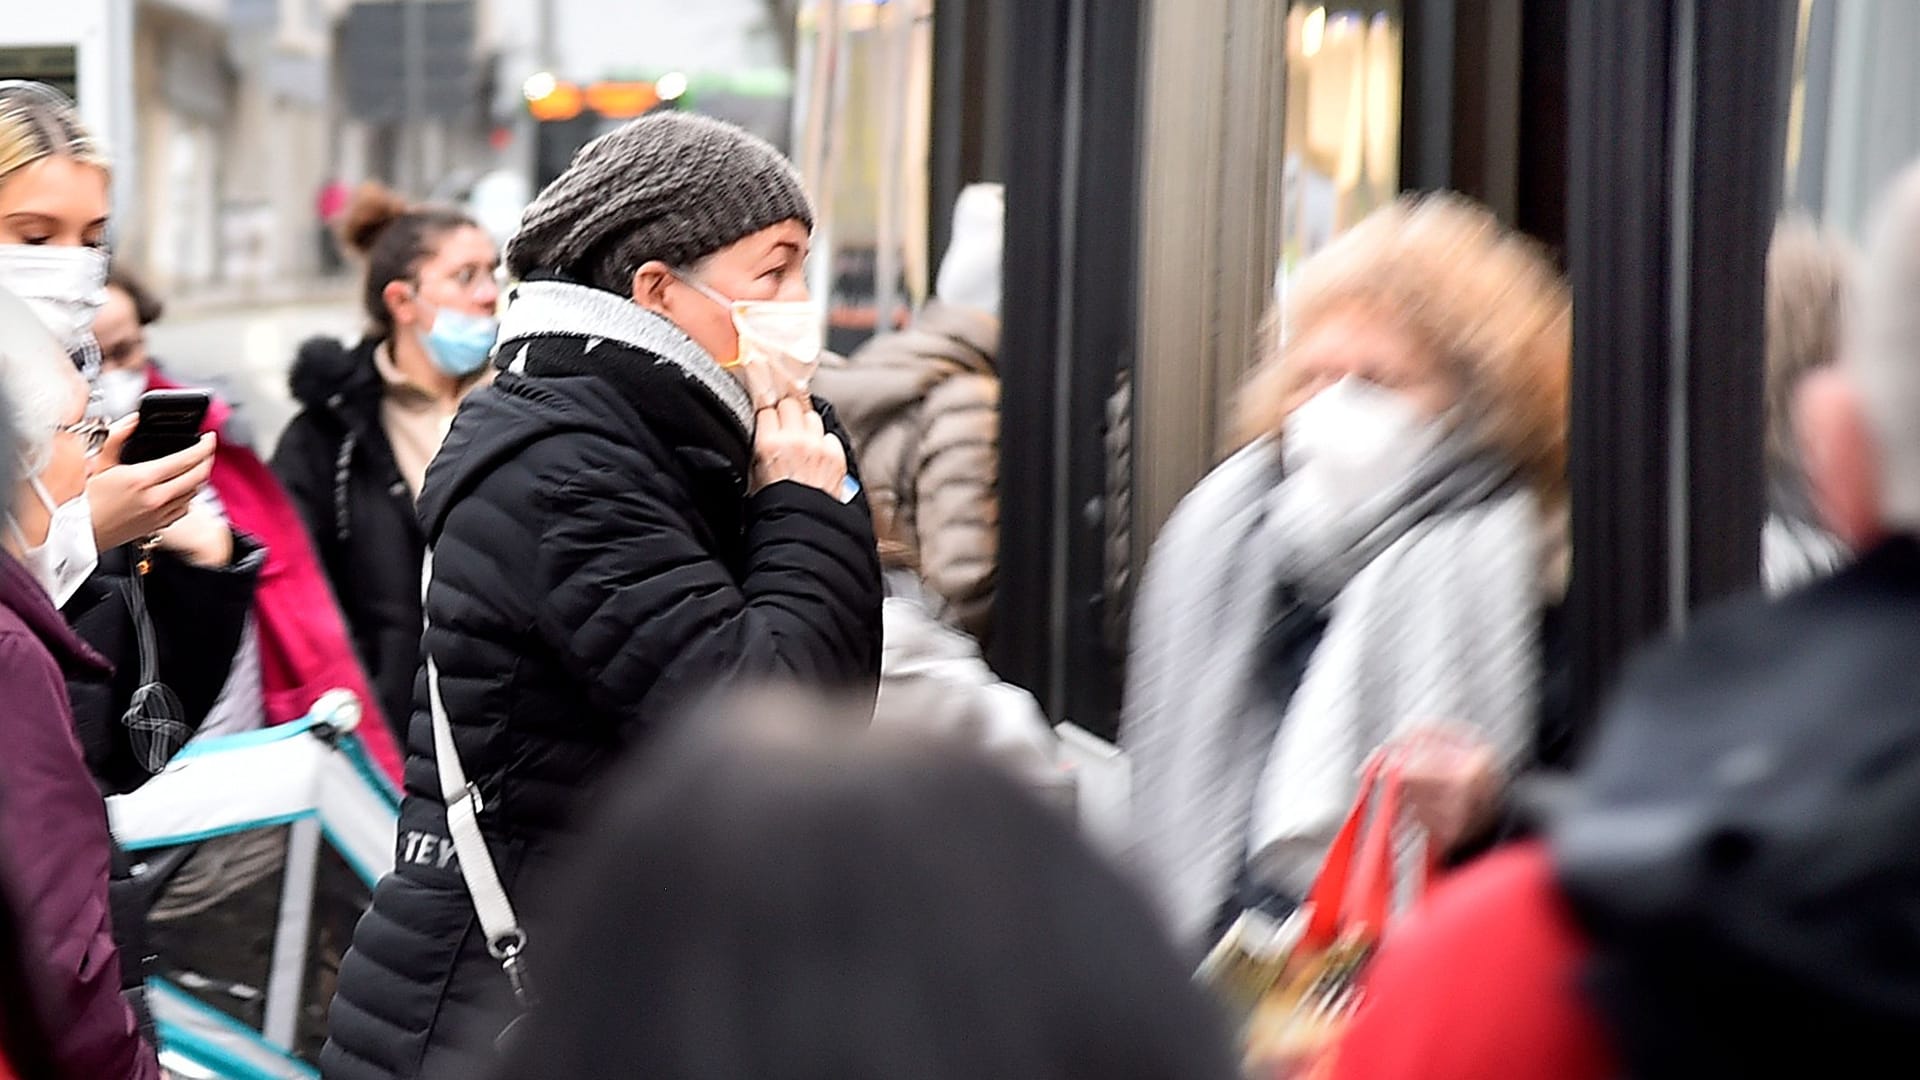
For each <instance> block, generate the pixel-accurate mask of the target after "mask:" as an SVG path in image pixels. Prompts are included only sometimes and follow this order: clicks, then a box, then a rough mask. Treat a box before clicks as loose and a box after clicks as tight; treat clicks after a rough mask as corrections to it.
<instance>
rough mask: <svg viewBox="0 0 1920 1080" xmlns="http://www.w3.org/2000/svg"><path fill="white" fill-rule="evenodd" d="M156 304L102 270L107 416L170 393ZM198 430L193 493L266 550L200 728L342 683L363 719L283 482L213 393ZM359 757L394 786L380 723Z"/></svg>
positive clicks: (316, 565)
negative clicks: (207, 435)
mask: <svg viewBox="0 0 1920 1080" xmlns="http://www.w3.org/2000/svg"><path fill="white" fill-rule="evenodd" d="M164 311H165V305H164V304H163V303H162V301H161V299H160V298H159V297H158V296H157V295H155V294H154V293H153V291H152V290H151V289H149V288H147V286H146V284H145V283H144V282H142V281H141V280H140V278H139V277H138V276H137V275H136V274H134V272H133V271H132V270H131V269H130V268H128V267H127V266H125V265H123V264H121V263H119V262H115V263H114V264H113V265H112V267H111V268H110V270H109V271H108V275H107V301H106V303H105V304H104V305H103V306H102V307H101V308H100V315H99V317H98V318H97V319H95V320H94V325H93V333H94V337H95V339H96V340H98V342H99V344H100V356H101V371H100V379H99V386H100V398H101V404H102V406H103V408H104V409H105V411H106V415H107V418H108V419H109V420H118V419H120V418H121V417H125V416H131V415H133V414H135V413H136V412H137V411H138V410H139V408H140V398H141V396H142V395H143V394H145V393H146V392H147V391H149V390H174V389H180V388H182V387H183V385H184V384H182V383H180V382H177V381H175V380H174V379H173V378H171V377H170V376H169V375H168V374H167V372H166V371H165V370H163V367H162V365H161V363H160V362H159V361H158V360H156V359H155V358H154V357H153V356H152V355H151V354H149V353H148V351H147V327H148V326H150V325H151V324H153V323H154V322H156V321H158V320H159V318H160V317H161V315H162V314H163V313H164ZM205 430H207V431H210V432H214V433H216V434H217V435H218V436H219V444H218V446H217V447H216V448H215V450H214V455H213V473H212V476H211V478H210V479H209V481H208V485H207V489H206V492H205V493H204V494H203V496H202V497H203V498H204V499H205V500H207V501H209V502H211V503H212V506H213V509H214V510H215V512H216V513H219V514H220V515H221V516H222V517H223V518H224V519H225V520H227V521H228V522H229V523H231V524H232V525H233V527H234V528H237V529H239V530H241V531H243V532H245V533H247V534H248V535H251V536H254V537H257V538H259V540H260V541H261V543H262V545H263V546H264V547H265V549H266V561H265V563H264V564H263V565H262V567H261V570H260V584H259V587H258V589H257V590H256V591H255V593H254V606H253V618H252V624H251V626H250V628H249V633H248V635H247V637H246V638H245V639H244V640H243V642H242V643H241V648H240V652H239V654H238V655H237V656H236V657H235V658H234V664H233V670H232V673H231V674H230V675H229V677H228V680H227V686H226V688H225V689H224V690H223V691H222V692H221V698H220V702H219V704H218V705H216V706H215V708H214V710H213V712H212V714H210V715H209V716H208V718H207V720H206V722H205V723H204V724H203V725H201V729H200V730H201V733H202V734H219V733H231V732H234V731H244V730H247V729H249V728H257V727H260V726H262V725H274V724H284V723H287V722H289V721H292V720H298V719H300V718H302V717H304V716H305V715H307V713H308V712H309V711H310V710H311V709H312V707H313V704H314V702H316V701H318V700H319V698H320V696H321V695H322V694H325V693H326V692H327V691H329V690H333V689H346V690H351V691H352V692H353V693H354V695H355V696H356V697H357V698H359V699H360V701H361V702H362V703H363V704H364V706H365V707H366V708H367V709H368V715H369V716H371V715H372V712H373V710H375V709H377V708H378V705H379V702H378V701H377V700H376V699H375V698H374V697H373V692H372V690H371V689H370V687H369V686H368V684H367V679H366V676H365V675H364V674H362V672H361V670H360V662H359V658H358V657H357V656H356V655H355V653H354V649H353V641H352V638H351V637H349V635H348V631H347V626H346V621H345V619H344V617H343V616H342V615H341V613H340V607H339V605H338V604H337V603H336V602H335V601H334V596H333V590H332V588H331V587H330V586H329V584H328V582H327V577H326V573H325V571H324V570H323V569H322V567H321V565H320V560H319V557H318V556H317V555H316V554H315V553H314V549H313V544H312V543H311V541H310V540H309V539H308V537H307V533H306V530H305V529H304V528H303V527H302V526H301V524H300V515H299V513H298V511H297V510H296V509H295V507H294V505H293V502H292V501H291V500H290V499H289V498H288V496H287V493H286V490H285V489H284V488H282V487H281V486H280V481H279V479H278V478H277V477H275V476H274V474H273V471H272V470H271V469H269V468H268V467H267V465H266V463H265V462H263V461H261V460H260V457H259V455H258V454H256V453H255V452H254V450H253V447H252V445H251V438H250V433H249V432H248V431H247V429H246V425H245V424H244V423H243V422H242V421H241V419H240V417H239V414H238V411H237V410H236V409H235V407H234V406H233V405H232V404H230V403H229V402H228V401H227V400H225V399H224V398H222V397H218V396H216V397H215V398H214V401H213V405H212V407H211V408H210V409H209V410H208V411H207V420H206V425H205ZM360 737H361V739H362V740H363V742H364V743H365V745H366V747H367V750H368V753H369V754H371V755H372V757H373V758H374V760H375V761H377V762H379V763H380V764H381V766H382V767H383V768H384V769H386V770H387V772H388V774H389V775H390V776H392V777H393V779H394V780H395V781H396V782H397V781H398V780H399V778H400V754H399V747H398V744H397V742H396V741H395V740H394V738H393V737H392V734H391V732H390V731H389V730H388V728H387V726H386V725H384V724H368V725H366V726H365V727H364V728H362V729H361V730H360Z"/></svg>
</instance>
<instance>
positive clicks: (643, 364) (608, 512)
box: [321, 285, 882, 1080]
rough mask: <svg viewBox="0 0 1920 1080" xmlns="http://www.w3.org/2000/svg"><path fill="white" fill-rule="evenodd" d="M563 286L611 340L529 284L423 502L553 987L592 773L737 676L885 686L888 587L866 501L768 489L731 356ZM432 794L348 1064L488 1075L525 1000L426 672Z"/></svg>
mask: <svg viewBox="0 0 1920 1080" xmlns="http://www.w3.org/2000/svg"><path fill="white" fill-rule="evenodd" d="M553 288H557V289H561V290H574V293H573V294H571V296H572V300H573V302H575V303H577V304H580V305H584V306H585V307H587V308H589V309H592V310H593V311H595V312H596V313H597V314H596V316H595V318H594V319H593V320H589V322H590V324H591V330H590V331H588V330H582V331H580V332H581V333H582V334H584V333H588V332H591V333H592V334H593V336H592V337H586V336H567V334H566V331H567V330H568V329H571V328H574V327H575V326H576V325H577V324H575V323H570V322H568V321H567V320H566V319H565V318H564V317H561V316H560V315H555V316H554V317H553V318H552V319H551V320H548V319H545V318H542V317H541V311H542V306H541V304H540V300H541V299H542V297H545V296H547V295H549V294H548V293H542V292H540V291H539V290H533V292H534V295H532V296H529V295H528V293H529V288H528V287H527V286H522V288H521V296H520V298H519V299H518V300H517V301H516V303H515V306H514V307H513V308H512V309H510V311H509V313H508V319H507V324H506V326H505V328H504V329H503V335H502V337H503V343H502V346H501V355H502V356H503V357H506V358H512V359H513V363H512V366H511V367H510V368H509V373H508V374H504V375H502V376H501V378H500V379H499V381H498V382H497V383H495V384H494V386H493V387H492V388H490V389H485V390H481V391H479V392H478V393H476V394H475V395H474V396H473V397H472V398H470V399H469V400H468V402H467V404H466V405H465V406H464V407H463V408H462V410H461V412H460V415H459V417H458V419H456V420H455V422H454V426H453V431H452V433H451V434H450V435H449V437H448V440H447V443H446V445H445V446H444V447H443V449H442V450H441V453H440V456H439V457H438V458H437V459H436V460H435V462H434V464H433V467H432V469H431V470H430V471H429V473H428V476H427V484H426V491H425V494H424V496H423V497H422V499H421V517H422V521H423V522H424V523H425V525H426V529H427V533H428V535H429V536H430V537H431V538H432V542H433V546H434V549H435V558H434V562H435V566H434V576H433V582H432V584H431V586H430V588H429V591H428V594H427V614H428V615H429V617H430V623H431V628H430V629H429V630H428V632H427V647H428V649H429V650H430V651H431V653H432V656H433V658H434V660H435V661H436V663H437V664H438V665H439V667H440V671H441V685H442V690H443V695H444V699H445V703H446V707H447V711H448V713H449V715H450V717H451V722H452V726H453V728H454V731H455V736H454V737H455V741H456V744H457V746H458V748H459V751H460V757H461V760H462V763H463V765H464V766H465V770H466V773H467V775H468V777H469V778H470V779H471V780H472V781H474V782H475V783H476V784H477V786H478V789H479V794H480V797H481V800H482V805H483V809H482V810H481V814H480V822H481V828H482V830H483V832H484V833H485V834H486V836H487V839H488V843H489V846H490V847H491V848H492V851H493V857H494V861H495V863H496V865H497V866H498V867H499V871H500V876H501V879H502V882H503V884H504V886H505V888H506V890H507V892H508V894H509V895H510V896H511V897H512V899H513V900H514V903H515V905H516V908H517V909H518V912H519V915H520V918H521V921H522V925H523V926H525V927H526V928H527V930H528V938H529V944H528V952H527V955H528V959H529V966H530V967H531V968H532V970H533V972H534V976H533V977H534V979H535V980H536V981H537V979H538V970H539V964H540V957H541V955H542V949H543V943H544V942H545V941H547V940H548V937H547V933H546V926H545V924H544V923H543V918H542V912H543V909H542V907H541V904H542V902H543V901H550V900H551V890H552V888H553V885H554V882H555V881H556V880H557V878H556V870H557V866H556V862H557V857H558V855H559V854H561V853H563V852H564V850H565V847H566V845H565V844H564V843H563V841H564V839H565V837H566V835H567V831H568V829H569V827H570V825H569V823H570V820H571V819H572V818H573V817H574V815H575V814H576V812H577V811H578V810H579V809H580V807H581V804H582V793H583V790H585V789H587V788H589V787H590V785H591V783H592V781H593V780H594V779H595V778H596V777H598V776H599V775H600V774H601V773H602V772H604V771H605V770H606V769H607V768H608V767H609V766H610V765H611V764H612V763H613V761H614V759H615V758H616V757H617V756H618V755H619V754H620V753H621V752H622V751H623V750H624V749H626V748H628V747H629V746H631V745H633V744H634V743H636V742H637V741H640V740H644V739H645V738H646V737H647V734H648V733H649V731H650V730H652V729H653V728H654V727H655V726H656V725H658V724H660V723H662V722H663V721H665V720H667V719H668V718H669V717H670V716H671V715H672V714H673V712H674V711H675V709H676V708H677V707H679V706H682V705H685V704H687V703H688V702H690V701H691V700H692V699H693V698H694V697H695V696H696V695H698V694H700V693H701V692H702V691H704V690H707V689H710V688H713V687H715V686H716V685H724V684H728V683H735V684H737V683H739V682H741V681H751V680H756V679H764V678H768V677H783V678H786V679H791V680H795V681H799V682H802V683H805V684H811V685H822V686H829V687H834V688H848V687H852V688H857V690H859V691H860V692H863V693H865V694H866V695H867V700H868V701H871V700H872V694H873V693H874V690H875V689H876V687H877V685H878V678H879V670H880V606H881V599H882V588H881V579H880V568H879V562H878V559H877V557H876V553H875V547H874V536H873V531H872V524H871V521H870V518H869V516H868V512H867V508H866V505H865V502H864V500H863V499H856V500H854V501H853V502H852V503H849V504H844V505H843V504H842V503H840V502H839V501H838V500H836V499H834V498H832V497H830V496H828V495H826V494H824V493H822V492H820V491H817V490H815V489H812V488H808V487H804V486H801V485H799V484H794V483H781V484H775V485H773V486H771V487H768V488H766V489H764V490H761V491H759V492H758V493H756V494H753V495H748V494H747V481H748V468H749V464H750V452H749V444H748V438H747V435H746V430H745V427H744V425H745V424H746V423H747V422H749V419H750V416H751V414H750V412H748V413H746V414H745V416H742V415H741V413H740V411H739V410H736V409H730V408H729V407H728V406H727V405H726V404H723V402H722V401H721V396H720V395H721V394H722V393H723V392H724V390H725V389H726V388H727V387H730V386H731V383H730V381H727V376H726V375H725V373H724V372H722V371H721V370H720V369H719V368H718V367H717V366H716V365H714V364H713V362H712V361H711V360H710V359H708V358H707V357H706V354H705V353H704V352H701V351H700V350H698V348H697V347H696V346H694V345H693V344H692V343H691V342H690V341H688V340H687V339H686V338H685V337H684V336H682V335H680V334H679V332H678V331H677V330H674V329H673V328H672V327H671V325H670V324H668V323H666V322H665V321H664V320H659V319H657V317H655V316H652V315H649V314H647V313H645V312H643V311H642V309H640V308H638V307H636V306H634V305H632V304H629V303H626V302H625V301H623V300H619V299H618V298H616V297H613V296H611V295H610V294H604V293H600V294H595V295H594V296H585V295H584V294H586V293H588V292H590V290H584V289H581V288H580V287H578V286H559V285H555V286H553ZM601 297H604V298H605V300H604V301H603V300H601V299H599V298H601ZM562 306H563V307H564V305H562ZM529 308H531V310H528V309H529ZM549 321H552V322H555V323H558V324H559V327H558V329H557V330H556V331H554V332H549V333H543V334H537V335H535V336H530V337H520V336H516V335H514V330H515V328H516V326H523V327H524V326H527V325H528V324H532V325H533V326H536V327H539V326H544V325H547V324H548V322H549ZM514 371H524V372H525V374H514V373H512V372H514ZM715 376H717V377H718V379H719V380H722V382H718V383H716V382H714V381H712V380H713V378H714V377H715ZM716 388H718V389H716ZM736 389H737V388H736ZM727 396H728V397H731V395H727ZM744 402H745V399H744V395H741V396H740V397H739V399H738V404H739V406H740V408H741V409H744V407H745V406H744ZM822 415H823V418H825V419H826V420H827V422H828V424H829V426H830V427H835V426H837V425H836V423H835V421H834V420H833V419H832V417H831V413H830V411H828V410H826V409H825V408H823V412H822ZM406 788H407V795H406V799H405V802H404V803H403V805H402V807H401V811H400V835H399V841H398V851H397V859H396V863H397V866H396V869H395V870H394V872H393V873H392V874H391V875H389V876H388V877H387V878H386V879H385V880H384V881H382V882H381V883H380V885H379V887H378V889H376V890H375V893H374V899H373V906H372V909H371V910H370V911H368V913H367V914H366V916H365V917H364V918H363V919H362V920H361V922H360V925H359V928H358V929H357V930H356V932H355V934H354V942H353V948H352V950H351V951H350V952H349V953H348V954H347V957H346V959H345V960H344V962H343V963H342V965H341V969H340V981H339V990H338V994H337V996H336V998H335V1000H334V1004H333V1011H332V1015H331V1035H332V1041H331V1042H329V1043H328V1045H327V1048H326V1050H325V1051H324V1052H323V1054H322V1057H321V1070H322V1073H323V1075H324V1076H326V1077H327V1078H329V1080H376V1078H390V1077H415V1076H422V1075H425V1076H478V1075H483V1074H484V1073H485V1071H486V1069H487V1062H488V1061H489V1060H490V1058H491V1048H492V1044H493V1040H494V1038H495V1037H496V1036H497V1034H498V1033H499V1031H500V1030H501V1027H502V1026H503V1025H504V1023H505V1022H506V1021H507V1020H508V1019H510V1018H511V1015H512V1009H513V1007H512V1004H511V998H510V994H509V990H508V986H507V982H506V979H505V977H504V976H503V975H502V974H501V971H500V968H499V966H498V964H497V962H496V961H494V960H492V959H491V958H489V957H488V955H487V953H486V951H485V948H484V944H483V942H482V940H481V933H480V927H479V925H478V922H477V919H476V917H475V915H474V909H473V903H472V900H471V898H470V897H469V895H468V893H467V890H466V886H465V884H464V883H463V881H462V878H461V875H460V869H459V865H458V863H457V862H455V861H454V858H453V856H454V852H453V848H452V844H451V841H450V839H449V838H448V833H447V826H446V811H445V807H444V805H443V804H442V802H441V799H440V794H439V790H440V788H439V780H438V775H437V772H436V766H435V761H434V753H433V731H432V722H431V719H430V717H429V714H428V712H427V710H426V688H425V679H424V677H423V678H422V679H421V684H420V687H419V688H418V690H417V691H416V709H415V712H414V718H413V723H412V731H411V738H410V739H409V740H408V747H407V768H406Z"/></svg>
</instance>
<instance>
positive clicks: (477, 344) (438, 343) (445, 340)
mask: <svg viewBox="0 0 1920 1080" xmlns="http://www.w3.org/2000/svg"><path fill="white" fill-rule="evenodd" d="M499 336H500V320H498V319H496V318H493V317H492V316H490V315H471V314H468V313H467V312H464V311H451V310H448V309H446V308H441V309H440V310H439V311H436V312H434V314H433V327H432V328H431V329H429V330H428V331H427V332H426V334H424V335H423V336H422V337H421V339H420V343H421V344H422V345H424V346H426V349H427V358H428V359H429V360H432V361H433V366H434V367H437V368H439V369H440V370H441V371H443V372H445V373H446V374H448V375H451V376H453V377H454V378H456V379H464V378H466V377H467V376H469V375H472V374H473V373H474V372H476V371H479V370H480V369H481V368H483V367H486V366H487V355H488V354H489V353H491V352H492V351H493V342H494V339H495V338H497V337H499Z"/></svg>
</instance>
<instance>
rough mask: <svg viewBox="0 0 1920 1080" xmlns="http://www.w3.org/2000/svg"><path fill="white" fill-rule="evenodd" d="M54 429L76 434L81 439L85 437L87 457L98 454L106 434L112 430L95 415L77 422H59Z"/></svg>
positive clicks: (104, 443)
mask: <svg viewBox="0 0 1920 1080" xmlns="http://www.w3.org/2000/svg"><path fill="white" fill-rule="evenodd" d="M54 430H55V431H64V432H66V433H67V434H69V435H78V436H80V437H81V438H82V439H85V440H86V441H87V456H88V457H93V456H94V455H96V454H98V453H99V452H100V448H101V447H103V446H105V445H107V436H108V435H109V434H111V433H112V432H113V428H112V426H111V425H109V424H108V423H107V422H106V421H105V420H102V419H100V418H99V417H97V416H89V417H87V418H86V419H85V420H81V421H79V422H78V423H73V424H61V425H60V426H59V427H57V428H55V429H54Z"/></svg>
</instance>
